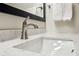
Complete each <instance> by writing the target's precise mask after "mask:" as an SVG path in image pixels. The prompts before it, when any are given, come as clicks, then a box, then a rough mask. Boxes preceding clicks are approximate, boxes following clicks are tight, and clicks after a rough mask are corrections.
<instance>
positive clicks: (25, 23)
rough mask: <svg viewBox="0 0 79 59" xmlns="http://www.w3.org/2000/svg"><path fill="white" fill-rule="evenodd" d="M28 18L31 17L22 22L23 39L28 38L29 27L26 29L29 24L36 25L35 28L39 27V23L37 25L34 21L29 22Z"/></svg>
mask: <svg viewBox="0 0 79 59" xmlns="http://www.w3.org/2000/svg"><path fill="white" fill-rule="evenodd" d="M28 19H29V17H27V18H26V19H25V20H24V22H23V24H22V33H21V39H28V35H27V29H25V28H26V27H28V26H34V28H35V29H36V28H38V25H35V24H32V23H30V24H27V20H28Z"/></svg>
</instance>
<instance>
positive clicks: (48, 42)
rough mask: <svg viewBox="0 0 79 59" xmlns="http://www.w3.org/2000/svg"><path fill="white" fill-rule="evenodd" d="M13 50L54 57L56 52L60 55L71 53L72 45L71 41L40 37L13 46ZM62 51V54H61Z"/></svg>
mask: <svg viewBox="0 0 79 59" xmlns="http://www.w3.org/2000/svg"><path fill="white" fill-rule="evenodd" d="M14 48H18V49H22V50H26V51H31V52H34V53H39V54H43V55H54V54H55V53H57V52H58V51H59V52H60V53H61V54H63V53H66V52H68V51H69V52H68V53H71V50H72V48H73V43H72V41H68V40H61V39H56V38H46V37H40V38H37V39H33V40H29V41H27V42H25V43H22V44H19V45H16V46H14ZM66 48H67V49H66ZM62 50H63V51H64V52H62ZM60 53H58V54H60ZM66 54H67V53H66Z"/></svg>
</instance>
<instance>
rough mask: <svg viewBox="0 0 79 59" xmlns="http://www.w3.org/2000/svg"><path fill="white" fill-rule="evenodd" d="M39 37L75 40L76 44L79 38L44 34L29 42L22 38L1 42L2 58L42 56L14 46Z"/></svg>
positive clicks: (78, 35)
mask: <svg viewBox="0 0 79 59" xmlns="http://www.w3.org/2000/svg"><path fill="white" fill-rule="evenodd" d="M39 37H52V38H59V39H64V40H73V41H74V42H76V41H77V40H78V38H79V34H52V35H49V34H48V33H44V34H38V35H34V36H30V37H29V39H28V40H21V39H20V38H16V39H14V40H10V41H5V42H0V55H2V56H29V55H31V56H34V55H35V56H40V54H37V53H33V52H30V51H25V50H21V49H17V48H14V47H13V46H16V45H19V44H21V43H24V42H26V41H30V40H33V39H36V38H39ZM78 41H79V40H78ZM78 41H77V42H78Z"/></svg>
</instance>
